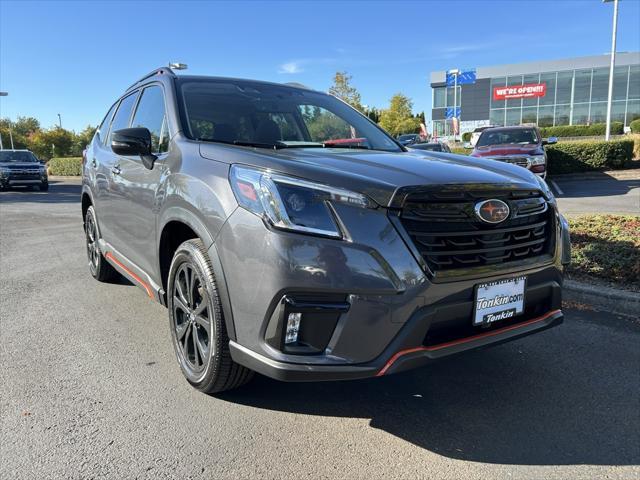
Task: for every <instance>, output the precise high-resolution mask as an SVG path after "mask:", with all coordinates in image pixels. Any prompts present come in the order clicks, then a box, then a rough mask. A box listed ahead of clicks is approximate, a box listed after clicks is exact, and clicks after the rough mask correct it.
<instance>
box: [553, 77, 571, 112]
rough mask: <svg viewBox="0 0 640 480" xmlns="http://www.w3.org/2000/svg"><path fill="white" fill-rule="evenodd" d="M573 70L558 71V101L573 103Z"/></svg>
mask: <svg viewBox="0 0 640 480" xmlns="http://www.w3.org/2000/svg"><path fill="white" fill-rule="evenodd" d="M572 83H573V72H558V80H557V91H556V103H560V104H562V103H566V104H570V103H571V85H572Z"/></svg>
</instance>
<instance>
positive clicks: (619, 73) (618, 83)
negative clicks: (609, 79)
mask: <svg viewBox="0 0 640 480" xmlns="http://www.w3.org/2000/svg"><path fill="white" fill-rule="evenodd" d="M628 76H629V67H615V68H614V69H613V99H614V100H626V98H627V78H628Z"/></svg>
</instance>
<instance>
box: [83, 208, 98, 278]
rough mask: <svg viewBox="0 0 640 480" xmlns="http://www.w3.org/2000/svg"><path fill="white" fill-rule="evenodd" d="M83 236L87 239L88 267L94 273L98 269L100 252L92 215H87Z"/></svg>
mask: <svg viewBox="0 0 640 480" xmlns="http://www.w3.org/2000/svg"><path fill="white" fill-rule="evenodd" d="M85 234H86V237H87V258H88V259H89V266H90V267H91V270H92V271H93V272H95V271H96V270H97V269H98V262H99V261H100V250H99V249H98V229H97V228H96V222H95V220H94V219H93V215H87V219H86V222H85Z"/></svg>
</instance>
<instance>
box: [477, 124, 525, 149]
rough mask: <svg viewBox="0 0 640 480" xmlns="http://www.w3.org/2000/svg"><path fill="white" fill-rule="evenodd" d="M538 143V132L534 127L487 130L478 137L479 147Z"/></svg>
mask: <svg viewBox="0 0 640 480" xmlns="http://www.w3.org/2000/svg"><path fill="white" fill-rule="evenodd" d="M537 143H538V134H537V133H536V131H535V130H534V129H533V128H514V129H511V130H485V131H484V132H482V134H481V135H480V138H479V139H478V143H477V144H476V146H477V147H487V146H489V145H505V144H519V145H531V144H537Z"/></svg>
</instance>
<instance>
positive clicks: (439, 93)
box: [433, 87, 447, 108]
mask: <svg viewBox="0 0 640 480" xmlns="http://www.w3.org/2000/svg"><path fill="white" fill-rule="evenodd" d="M446 100H447V88H446V87H436V88H434V89H433V108H444V107H445V106H446V103H445V102H446Z"/></svg>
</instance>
